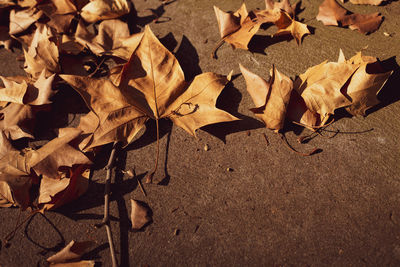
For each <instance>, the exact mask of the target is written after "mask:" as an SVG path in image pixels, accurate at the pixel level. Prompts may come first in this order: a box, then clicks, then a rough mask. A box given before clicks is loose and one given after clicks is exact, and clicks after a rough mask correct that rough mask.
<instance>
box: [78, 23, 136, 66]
mask: <svg viewBox="0 0 400 267" xmlns="http://www.w3.org/2000/svg"><path fill="white" fill-rule="evenodd" d="M142 37H143V33H138V34H133V35H130V33H129V29H128V25H127V24H126V23H125V22H122V21H120V20H106V21H102V22H101V23H100V24H99V28H98V34H97V35H94V34H91V33H90V32H89V31H88V30H87V29H86V27H85V25H84V24H83V23H82V21H80V22H79V24H78V27H77V29H76V33H75V39H76V42H78V43H79V44H81V45H82V46H83V47H87V48H89V49H90V51H92V52H93V53H94V54H96V55H99V56H100V55H104V54H107V55H113V56H117V57H120V58H123V59H125V60H128V59H129V57H130V56H131V55H132V53H133V51H134V50H135V49H136V47H137V46H138V45H139V42H140V40H141V39H142Z"/></svg>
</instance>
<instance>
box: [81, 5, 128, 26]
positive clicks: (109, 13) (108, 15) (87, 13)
mask: <svg viewBox="0 0 400 267" xmlns="http://www.w3.org/2000/svg"><path fill="white" fill-rule="evenodd" d="M129 11H130V8H129V3H128V2H127V1H126V0H92V1H90V3H88V4H87V5H85V6H84V7H83V8H82V10H81V17H82V18H83V19H84V20H85V21H87V22H89V23H93V22H96V21H99V20H105V19H114V18H118V17H120V16H122V15H125V14H128V13H129Z"/></svg>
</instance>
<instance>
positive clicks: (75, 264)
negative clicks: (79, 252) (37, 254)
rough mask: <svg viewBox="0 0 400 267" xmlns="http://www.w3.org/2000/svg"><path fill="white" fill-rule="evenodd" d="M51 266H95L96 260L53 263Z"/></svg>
mask: <svg viewBox="0 0 400 267" xmlns="http://www.w3.org/2000/svg"><path fill="white" fill-rule="evenodd" d="M50 266H51V267H94V266H95V261H77V262H68V263H56V264H51V265H50Z"/></svg>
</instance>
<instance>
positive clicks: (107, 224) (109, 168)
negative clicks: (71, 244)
mask: <svg viewBox="0 0 400 267" xmlns="http://www.w3.org/2000/svg"><path fill="white" fill-rule="evenodd" d="M117 145H118V141H115V142H114V144H113V148H112V150H111V154H110V158H109V159H108V163H107V166H106V167H105V169H106V170H107V176H106V184H105V189H104V217H103V220H102V221H101V223H100V224H97V225H96V227H101V226H103V225H104V226H105V227H106V231H107V238H108V244H109V246H110V254H111V262H112V266H113V267H117V266H118V263H117V259H116V256H115V249H114V242H113V239H112V232H111V225H110V217H109V214H110V191H111V171H112V168H113V167H114V161H115V154H116V150H117Z"/></svg>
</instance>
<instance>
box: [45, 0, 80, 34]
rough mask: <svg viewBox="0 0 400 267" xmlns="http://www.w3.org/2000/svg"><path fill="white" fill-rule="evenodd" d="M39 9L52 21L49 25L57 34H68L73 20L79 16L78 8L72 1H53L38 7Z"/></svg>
mask: <svg viewBox="0 0 400 267" xmlns="http://www.w3.org/2000/svg"><path fill="white" fill-rule="evenodd" d="M38 9H40V10H42V11H43V13H44V14H45V15H46V16H47V17H48V18H49V19H50V20H49V21H48V22H47V25H49V26H50V27H53V28H54V29H56V30H57V32H59V33H61V32H68V30H69V28H70V26H71V22H72V19H73V18H74V17H75V16H76V14H77V11H78V10H77V7H76V6H75V4H74V3H73V2H71V1H70V0H51V1H49V2H48V3H44V4H42V5H39V6H38Z"/></svg>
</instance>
